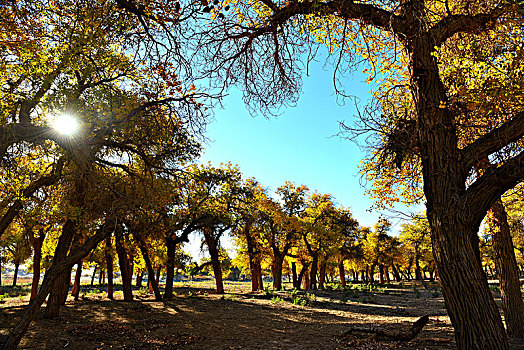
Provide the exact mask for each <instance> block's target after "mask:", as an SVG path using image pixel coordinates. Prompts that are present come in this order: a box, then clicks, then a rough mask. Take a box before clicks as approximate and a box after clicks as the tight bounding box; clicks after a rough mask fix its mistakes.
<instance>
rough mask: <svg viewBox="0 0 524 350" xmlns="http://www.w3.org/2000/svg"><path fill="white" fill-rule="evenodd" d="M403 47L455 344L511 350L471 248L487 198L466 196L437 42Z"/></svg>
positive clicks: (417, 11) (420, 39)
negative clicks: (435, 53)
mask: <svg viewBox="0 0 524 350" xmlns="http://www.w3.org/2000/svg"><path fill="white" fill-rule="evenodd" d="M411 4H412V6H411V7H412V9H411V10H410V13H406V15H407V16H409V18H410V20H411V21H413V25H414V26H415V28H416V31H417V32H419V33H427V31H426V29H425V26H426V25H427V23H424V20H425V18H427V17H426V15H425V14H424V11H425V7H424V4H423V2H422V1H416V2H412V3H411ZM404 43H405V45H406V48H407V51H408V52H409V54H410V57H409V74H410V90H411V92H412V94H413V100H414V101H415V102H414V103H415V109H416V115H417V120H416V124H417V140H418V143H419V151H420V154H421V158H420V159H421V165H422V178H423V189H424V194H425V197H426V201H427V204H426V209H427V216H428V221H429V223H430V226H431V241H432V246H433V255H434V257H435V262H436V265H437V269H438V273H439V277H440V282H441V286H442V292H443V295H444V298H445V300H446V306H447V309H448V314H449V317H450V319H451V322H452V324H453V327H454V329H455V338H456V340H457V346H458V348H459V349H493V350H495V349H508V341H507V338H506V333H505V331H504V327H503V325H502V320H501V318H500V315H499V313H498V310H497V307H496V304H495V302H494V300H493V297H492V295H491V292H490V290H489V287H488V283H487V280H486V276H485V274H484V272H483V271H482V266H481V264H480V260H479V259H478V258H477V252H478V247H474V244H473V237H474V236H476V235H477V231H478V229H479V225H480V222H481V220H482V217H480V216H481V215H480V213H477V214H472V212H473V213H474V212H475V211H474V210H473V211H470V208H471V209H476V207H477V206H479V205H481V204H482V203H481V202H480V201H481V200H484V198H482V197H477V198H474V199H472V198H471V197H467V196H465V194H466V193H465V192H466V185H465V181H466V179H467V177H468V172H469V171H470V170H471V169H465V167H464V164H463V161H462V158H461V157H462V155H463V154H462V153H461V150H460V149H459V147H458V145H459V142H458V138H457V129H456V125H455V119H454V116H453V112H452V111H450V110H449V109H448V108H446V107H444V108H439V106H441V105H442V104H446V103H447V102H448V97H447V90H446V87H445V86H444V84H443V83H442V81H441V79H440V75H439V67H438V64H437V60H436V58H435V57H434V55H433V52H434V48H435V41H434V38H433V37H431V35H427V34H422V35H419V36H414V37H410V38H409V39H406V40H404ZM469 189H471V187H470V188H469ZM469 189H468V190H469ZM473 215H477V217H473ZM482 216H484V215H482Z"/></svg>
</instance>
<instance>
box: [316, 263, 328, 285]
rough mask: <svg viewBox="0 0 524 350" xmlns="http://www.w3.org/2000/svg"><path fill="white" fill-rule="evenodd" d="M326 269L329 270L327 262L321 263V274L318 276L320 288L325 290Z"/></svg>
mask: <svg viewBox="0 0 524 350" xmlns="http://www.w3.org/2000/svg"><path fill="white" fill-rule="evenodd" d="M326 269H327V261H325V260H324V261H322V262H321V263H320V272H319V276H318V287H319V288H321V289H323V288H324V283H325V282H326Z"/></svg>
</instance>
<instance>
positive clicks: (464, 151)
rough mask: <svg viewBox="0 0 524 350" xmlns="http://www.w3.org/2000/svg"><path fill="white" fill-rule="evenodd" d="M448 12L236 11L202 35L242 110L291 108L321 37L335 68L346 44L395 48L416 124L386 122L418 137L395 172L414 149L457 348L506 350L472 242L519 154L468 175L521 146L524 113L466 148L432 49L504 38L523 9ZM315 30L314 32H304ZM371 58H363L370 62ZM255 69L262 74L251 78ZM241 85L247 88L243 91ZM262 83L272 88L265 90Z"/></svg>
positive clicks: (314, 5) (415, 5)
mask: <svg viewBox="0 0 524 350" xmlns="http://www.w3.org/2000/svg"><path fill="white" fill-rule="evenodd" d="M446 4H447V5H448V6H446ZM446 4H442V3H440V2H425V1H422V0H415V1H405V2H404V1H402V2H399V3H391V2H389V1H380V2H347V1H339V0H333V1H327V2H317V1H313V2H287V3H281V2H273V1H270V0H269V1H265V0H264V1H260V2H256V3H252V2H243V1H241V2H239V4H238V5H237V7H238V12H237V13H238V14H239V15H238V17H236V16H231V17H232V18H231V20H229V19H227V18H226V19H225V23H220V24H217V25H216V26H215V27H214V28H215V30H213V29H210V30H208V32H207V33H212V37H213V41H212V43H216V50H214V49H213V48H212V49H209V50H210V51H212V52H213V53H214V58H215V60H214V61H213V62H210V64H214V63H215V62H217V61H218V63H216V65H217V66H220V67H222V68H223V73H222V77H225V78H226V81H227V82H228V83H236V82H242V83H244V86H245V88H246V89H245V92H246V100H248V101H252V102H253V103H252V104H256V103H259V105H260V106H262V107H268V106H269V107H271V106H275V105H279V104H281V103H285V101H294V99H293V97H294V96H296V93H295V92H296V91H297V90H298V89H296V87H297V85H298V83H297V81H298V77H299V69H298V67H297V63H296V62H300V61H299V60H298V58H299V55H300V53H301V52H303V51H302V50H300V47H304V46H302V45H303V44H307V43H311V42H312V40H315V38H314V37H313V36H311V35H309V34H311V32H312V31H314V30H317V28H321V30H323V32H324V33H325V32H326V31H327V32H329V33H331V34H332V35H331V36H330V37H335V38H336V39H339V38H340V37H342V40H336V42H335V43H336V44H338V45H339V47H341V49H340V50H338V51H337V52H339V53H340V56H339V57H340V60H339V62H341V61H342V62H343V60H344V59H347V58H351V55H352V54H354V53H355V51H351V49H352V48H351V47H349V46H347V45H346V44H347V43H348V42H349V40H347V39H348V38H351V36H352V35H353V36H354V37H356V36H357V35H358V34H359V33H360V34H362V33H364V35H365V33H370V37H371V38H372V39H373V41H371V43H372V44H373V43H384V45H380V44H379V45H377V46H380V47H386V49H385V50H384V52H385V53H386V54H387V53H388V50H389V53H392V54H394V53H396V52H397V51H396V50H395V48H399V50H400V52H402V53H403V58H402V61H395V63H397V65H398V66H401V67H402V68H404V69H405V71H406V72H407V77H408V79H407V81H406V82H405V84H406V85H407V86H408V90H409V92H410V96H412V101H413V108H412V109H411V108H409V111H410V113H411V112H412V113H413V116H414V118H413V119H411V121H409V119H408V120H404V119H403V116H402V115H392V116H391V117H392V118H393V119H389V121H390V122H391V120H394V121H396V123H394V125H395V126H398V128H397V130H398V131H408V132H409V135H413V136H414V137H413V138H412V139H410V140H413V143H412V144H410V145H409V146H410V148H406V145H404V146H403V147H402V148H399V149H398V151H399V152H392V155H393V156H395V155H398V156H399V157H396V156H395V157H396V158H397V163H399V164H402V161H401V160H402V159H403V157H402V151H403V150H406V149H412V150H416V153H417V154H418V157H419V159H420V165H421V167H420V168H421V174H422V179H423V185H424V186H423V189H424V194H425V198H426V200H427V205H426V207H427V215H428V221H429V224H430V227H431V232H432V233H431V239H432V246H433V254H434V256H435V261H436V264H437V267H438V272H439V277H440V283H441V286H442V290H443V294H444V297H445V300H446V306H447V308H448V313H449V315H450V318H451V321H452V324H453V326H454V328H455V334H456V339H457V345H458V347H459V348H478V349H481V348H491V349H507V348H508V342H507V338H506V334H505V331H504V327H503V325H502V321H501V319H500V315H499V314H498V311H497V308H496V305H495V303H494V301H493V298H492V296H491V293H490V290H489V288H488V284H487V280H486V277H485V275H484V274H483V271H482V267H481V264H480V261H479V259H478V258H477V256H478V254H477V252H478V247H477V246H476V244H475V243H474V242H477V243H478V239H477V240H475V239H474V236H476V235H477V232H478V229H479V226H480V223H481V221H482V220H483V218H484V216H485V214H486V212H487V211H488V210H489V208H491V206H492V205H493V204H494V203H495V201H496V200H497V199H498V198H500V196H501V195H502V194H503V193H504V192H506V191H507V190H508V189H511V188H512V187H514V186H515V185H516V184H517V183H518V182H519V181H521V180H522V178H523V177H524V163H523V160H524V154H522V153H519V152H516V153H513V154H510V155H509V156H508V157H505V158H503V159H501V161H500V162H498V164H497V167H496V168H493V169H491V170H490V171H486V172H485V173H484V174H482V175H480V176H477V177H474V178H472V177H471V176H470V174H471V170H472V168H473V167H474V166H475V165H476V164H477V163H478V161H479V160H481V159H485V158H486V157H488V156H490V155H492V154H494V153H497V152H498V151H500V150H503V149H505V148H506V147H507V146H508V145H511V144H512V143H513V142H515V141H518V140H520V139H521V137H522V136H523V134H524V127H523V125H524V113H522V111H521V109H520V108H516V109H513V110H512V111H510V112H509V113H504V112H503V111H500V114H501V115H502V116H504V119H498V120H499V121H500V123H497V125H494V126H489V127H488V128H486V129H484V130H483V131H482V132H481V133H480V134H477V135H476V137H475V138H473V139H470V140H469V141H468V143H467V144H460V143H459V136H460V132H461V130H463V129H468V127H470V125H471V124H467V125H460V126H459V125H458V124H457V123H456V121H457V115H459V114H460V113H459V112H458V110H457V108H455V106H454V105H453V103H452V102H453V101H451V99H450V96H449V94H448V91H447V89H446V86H445V84H444V81H443V80H442V76H441V73H440V70H439V63H440V62H439V60H438V57H437V55H435V48H437V50H438V49H440V48H441V47H442V46H443V45H446V44H447V43H450V42H451V39H453V38H455V37H459V36H461V37H462V38H464V40H466V41H469V42H473V40H475V39H476V38H479V37H481V36H482V35H487V36H489V35H491V34H493V35H494V36H495V37H497V36H498V35H499V33H498V32H497V31H491V29H492V28H497V25H499V24H500V25H501V27H500V28H504V24H505V23H506V21H507V20H509V19H511V18H516V19H520V18H521V15H520V12H519V11H520V7H519V6H518V4H517V2H514V1H501V2H494V3H492V2H489V1H486V2H481V3H478V2H473V1H465V2H457V3H453V4H452V6H451V7H450V6H449V3H446ZM314 21H316V22H315V23H316V24H317V26H310V24H311V23H313V22H314ZM238 22H240V25H237V23H238ZM224 28H225V29H224ZM330 29H331V30H332V31H330ZM461 33H462V34H461ZM324 37H326V36H324ZM328 40H329V38H328V39H326V40H325V41H328ZM334 46H335V45H333V47H334ZM206 49H208V48H206ZM216 52H218V53H216ZM371 53H372V52H363V55H364V57H370V56H369V55H370V54H371ZM366 55H367V56H366ZM389 57H391V55H390V56H389ZM392 61H394V59H392ZM258 62H260V64H263V65H264V67H263V68H262V67H261V66H257V68H256V69H253V66H252V65H253V64H256V63H258ZM375 62H377V61H373V63H375ZM378 63H379V64H380V63H382V65H381V66H380V67H382V69H384V70H386V69H387V67H389V66H388V65H387V62H385V61H379V62H378ZM377 66H378V65H377ZM238 71H242V72H243V74H237V72H238ZM240 77H245V80H243V81H240V79H241V78H240ZM265 82H270V84H273V85H272V86H270V87H268V86H267V84H266V83H265ZM262 86H263V88H262ZM274 91H278V92H279V93H278V94H274V93H273V92H274ZM402 110H404V109H402ZM402 110H401V111H402ZM383 111H384V109H379V110H377V112H378V113H376V114H375V115H376V117H377V118H380V113H382V112H383ZM477 120H478V119H477ZM475 124H476V123H473V125H474V126H473V128H475ZM402 125H404V126H406V128H403V127H402ZM407 126H409V129H408V128H407ZM400 134H401V133H398V134H397V135H400ZM464 208H467V209H468V210H467V211H464Z"/></svg>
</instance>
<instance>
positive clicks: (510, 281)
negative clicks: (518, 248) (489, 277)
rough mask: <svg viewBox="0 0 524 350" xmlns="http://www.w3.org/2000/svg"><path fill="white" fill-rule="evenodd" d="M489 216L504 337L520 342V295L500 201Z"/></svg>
mask: <svg viewBox="0 0 524 350" xmlns="http://www.w3.org/2000/svg"><path fill="white" fill-rule="evenodd" d="M491 214H492V215H491V218H490V219H491V225H490V226H491V227H490V233H491V240H492V242H493V250H494V252H495V259H494V260H495V266H496V269H497V271H498V275H499V282H500V296H501V299H502V310H503V311H504V318H505V321H506V329H507V333H508V335H509V336H510V337H515V338H524V303H523V302H522V292H521V291H520V281H519V271H518V267H517V260H516V258H515V250H514V248H513V242H512V239H511V234H510V229H509V225H508V216H507V214H506V210H505V208H504V205H503V204H502V201H501V200H500V199H499V200H498V201H497V202H495V204H493V206H492V207H491Z"/></svg>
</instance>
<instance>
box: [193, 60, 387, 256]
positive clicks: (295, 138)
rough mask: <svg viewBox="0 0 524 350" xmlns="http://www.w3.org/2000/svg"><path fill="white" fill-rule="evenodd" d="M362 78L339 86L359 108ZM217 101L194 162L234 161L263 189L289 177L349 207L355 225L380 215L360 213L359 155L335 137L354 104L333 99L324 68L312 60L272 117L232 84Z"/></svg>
mask: <svg viewBox="0 0 524 350" xmlns="http://www.w3.org/2000/svg"><path fill="white" fill-rule="evenodd" d="M366 77H367V76H366V75H364V74H362V73H360V71H359V72H355V74H354V77H353V78H352V79H347V80H346V81H345V86H344V88H345V89H346V91H350V92H351V94H352V95H355V96H356V97H357V98H358V100H359V102H358V105H359V106H361V107H362V106H364V105H365V103H367V102H368V100H369V98H370V96H369V93H368V91H369V90H370V86H369V85H368V84H366V82H365V79H366ZM339 100H340V98H339ZM223 105H224V108H223V109H216V110H215V118H214V121H213V122H211V123H210V125H209V126H208V131H207V137H208V138H209V139H210V140H211V141H210V142H209V143H208V144H206V145H205V151H204V154H203V155H202V157H201V161H202V162H207V161H210V162H211V163H212V164H215V165H217V164H219V163H226V162H231V163H233V164H238V165H239V167H240V169H241V171H242V173H243V174H244V176H245V178H248V177H255V178H256V179H257V180H258V181H259V182H260V183H261V184H262V185H263V186H265V187H269V188H270V190H275V189H276V188H277V187H279V186H280V185H282V184H283V183H284V182H285V181H292V182H294V183H296V184H297V185H300V184H304V185H306V186H308V187H309V189H310V190H317V191H319V192H321V193H331V194H332V195H333V196H334V197H335V198H336V200H337V203H338V204H340V205H342V206H344V207H349V208H350V209H351V211H352V213H353V216H354V217H355V218H356V219H357V220H358V222H359V223H360V225H361V226H371V227H372V226H373V225H374V224H375V222H376V221H377V219H378V217H379V215H380V213H378V212H376V211H375V212H369V211H368V209H369V208H370V206H371V205H372V200H371V199H370V198H369V197H367V196H366V195H365V194H364V192H365V189H364V188H363V187H362V185H361V182H362V181H361V177H360V174H359V168H358V165H359V163H360V161H361V159H362V158H363V156H364V153H363V152H362V150H361V149H360V148H359V147H358V146H357V145H356V144H355V143H353V142H351V141H348V140H344V139H341V138H340V137H338V136H335V134H336V133H337V132H338V131H339V121H341V120H345V121H346V123H351V122H352V121H353V120H354V118H355V117H354V116H355V114H356V108H355V104H354V102H353V101H351V100H348V101H346V103H345V105H340V103H337V96H336V95H335V94H334V87H333V75H332V71H331V70H324V68H323V64H322V63H313V64H312V65H311V66H310V71H309V76H304V81H303V91H302V93H301V95H300V99H299V101H298V104H297V107H295V108H286V109H284V110H283V111H282V112H283V113H282V114H281V115H280V116H279V117H277V118H270V119H267V118H264V117H263V116H256V117H252V116H251V115H250V114H249V112H248V110H247V109H246V106H245V105H244V103H243V101H242V94H241V92H240V91H238V90H235V89H233V90H231V91H230V92H229V96H227V97H226V98H225V100H224V102H223ZM223 243H225V245H226V246H228V242H227V241H226V242H223ZM186 249H187V250H189V251H190V252H191V253H192V255H193V256H195V254H196V253H195V252H197V251H198V249H199V242H196V241H195V240H193V241H192V242H191V243H190V244H189V245H188V246H187V247H186Z"/></svg>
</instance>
